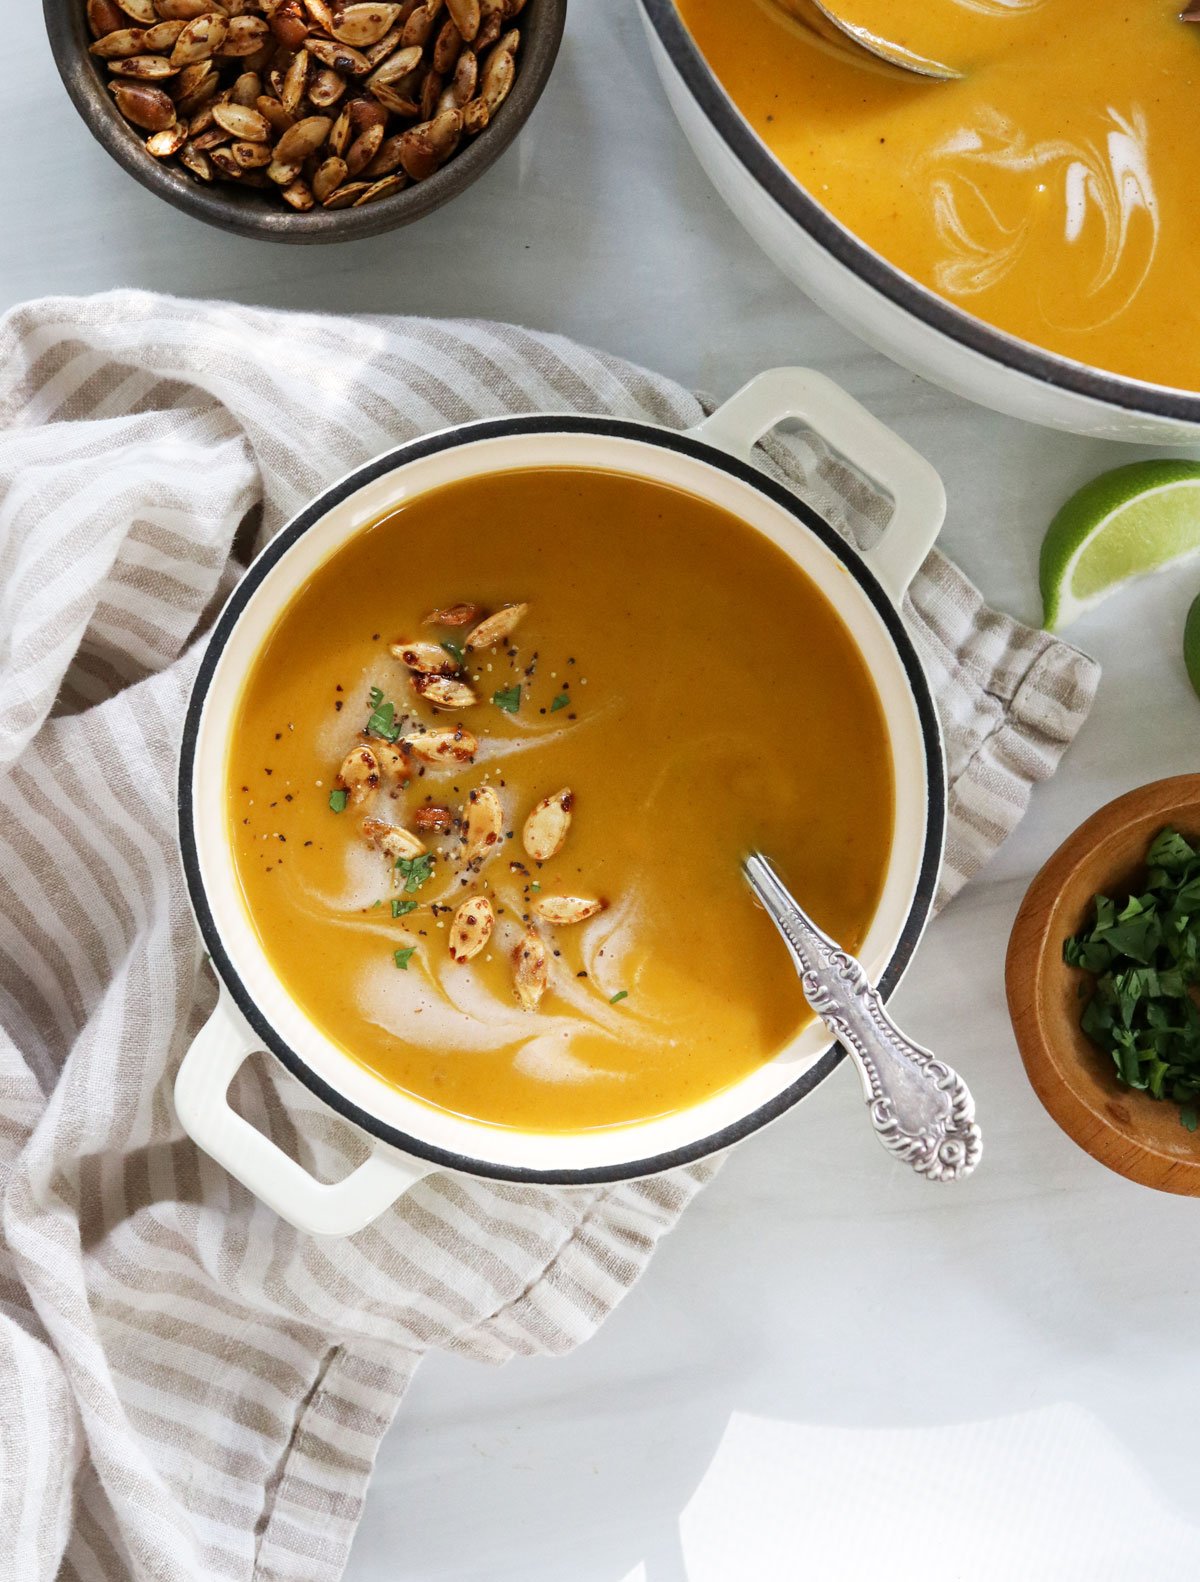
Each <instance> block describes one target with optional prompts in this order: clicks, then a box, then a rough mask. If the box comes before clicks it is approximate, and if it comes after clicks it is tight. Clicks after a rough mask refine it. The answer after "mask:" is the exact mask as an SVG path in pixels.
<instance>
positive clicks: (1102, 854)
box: [1005, 775, 1200, 1197]
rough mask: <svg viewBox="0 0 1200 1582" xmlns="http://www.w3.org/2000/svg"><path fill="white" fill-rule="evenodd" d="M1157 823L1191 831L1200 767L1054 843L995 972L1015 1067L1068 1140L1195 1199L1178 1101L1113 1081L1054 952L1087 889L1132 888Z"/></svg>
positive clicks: (1198, 815) (1196, 1135)
mask: <svg viewBox="0 0 1200 1582" xmlns="http://www.w3.org/2000/svg"><path fill="white" fill-rule="evenodd" d="M1167 825H1171V826H1173V827H1174V828H1176V829H1178V830H1179V832H1180V834H1182V835H1185V836H1187V837H1189V838H1190V839H1193V840H1195V839H1197V838H1200V775H1177V776H1175V777H1174V778H1173V779H1170V780H1157V781H1155V782H1154V783H1153V784H1152V785H1148V786H1142V787H1141V788H1140V789H1139V790H1137V791H1131V792H1129V793H1128V795H1126V796H1122V797H1118V798H1117V800H1116V801H1115V802H1110V803H1109V804H1108V805H1107V807H1102V808H1101V809H1100V811H1099V812H1098V813H1093V814H1092V816H1091V818H1090V819H1088V821H1087V822H1086V823H1085V824H1083V825H1081V826H1080V827H1079V829H1077V830H1076V831H1075V833H1074V834H1073V835H1072V836H1071V837H1070V839H1069V840H1067V841H1066V842H1065V843H1064V844H1063V845H1062V846H1060V847H1059V849H1058V850H1057V851H1056V852H1055V853H1054V856H1053V857H1051V858H1050V861H1049V862H1048V863H1047V864H1046V866H1045V867H1044V868H1043V869H1042V871H1041V872H1040V873H1039V874H1038V876H1037V878H1036V879H1035V880H1034V881H1033V883H1032V884H1031V885H1030V887H1029V892H1028V894H1027V895H1026V897H1025V899H1024V901H1023V902H1022V904H1021V910H1020V911H1019V912H1018V913H1017V920H1016V922H1015V923H1014V924H1013V931H1012V937H1011V939H1010V940H1009V945H1008V960H1007V963H1006V965H1005V980H1006V984H1007V989H1008V1008H1009V1013H1010V1015H1011V1016H1012V1023H1013V1029H1014V1031H1015V1032H1016V1035H1017V1045H1018V1047H1019V1048H1020V1051H1021V1058H1022V1060H1023V1061H1024V1062H1025V1070H1026V1071H1027V1072H1028V1074H1029V1080H1030V1082H1032V1083H1033V1088H1034V1092H1035V1093H1036V1094H1037V1096H1038V1098H1039V1099H1041V1101H1042V1103H1043V1104H1044V1105H1045V1107H1046V1109H1047V1110H1049V1112H1050V1114H1051V1115H1052V1116H1053V1117H1054V1119H1055V1120H1056V1121H1057V1122H1058V1124H1059V1125H1060V1126H1061V1127H1062V1129H1063V1131H1065V1132H1066V1134H1067V1136H1068V1137H1071V1138H1073V1139H1074V1141H1075V1142H1077V1143H1078V1144H1079V1146H1080V1147H1081V1148H1083V1149H1085V1150H1086V1151H1087V1152H1088V1153H1089V1154H1091V1156H1092V1158H1093V1159H1098V1160H1099V1161H1100V1163H1101V1164H1104V1165H1107V1166H1108V1168H1109V1169H1110V1170H1115V1171H1116V1172H1117V1173H1118V1175H1123V1176H1128V1177H1129V1179H1130V1180H1131V1181H1140V1182H1141V1184H1142V1185H1143V1186H1151V1187H1157V1188H1158V1189H1159V1190H1160V1191H1163V1192H1180V1193H1183V1194H1185V1195H1186V1196H1189V1197H1200V1132H1189V1131H1187V1130H1186V1129H1185V1127H1184V1126H1182V1125H1181V1124H1180V1120H1179V1106H1178V1105H1177V1104H1173V1103H1171V1102H1170V1101H1169V1100H1162V1099H1152V1098H1151V1097H1150V1096H1149V1094H1146V1093H1139V1092H1137V1091H1135V1090H1134V1089H1132V1088H1127V1087H1123V1086H1122V1085H1121V1084H1120V1083H1119V1082H1118V1081H1117V1075H1116V1070H1115V1068H1114V1066H1113V1062H1112V1057H1111V1056H1110V1055H1109V1054H1107V1053H1106V1052H1105V1051H1104V1050H1101V1049H1098V1048H1097V1047H1096V1046H1095V1044H1093V1043H1092V1042H1091V1040H1090V1039H1089V1038H1087V1037H1086V1036H1085V1035H1084V1033H1083V1031H1082V1029H1081V1028H1080V1026H1079V1017H1080V1013H1081V1012H1082V1010H1083V1001H1082V1000H1081V999H1080V997H1079V988H1080V985H1081V984H1083V983H1086V981H1087V975H1086V974H1085V973H1082V972H1080V971H1078V970H1077V969H1076V968H1073V967H1068V966H1067V965H1066V964H1065V962H1064V961H1063V959H1062V947H1063V941H1064V939H1066V938H1067V937H1068V936H1069V935H1071V934H1074V933H1076V932H1077V931H1078V930H1079V929H1080V928H1082V927H1085V926H1086V925H1087V924H1088V923H1089V922H1090V921H1091V919H1092V909H1091V902H1092V898H1093V896H1095V895H1098V894H1105V895H1115V896H1118V897H1123V896H1125V895H1127V894H1128V893H1129V892H1130V891H1131V890H1136V889H1137V888H1138V885H1139V881H1140V878H1141V875H1142V873H1143V871H1144V869H1145V859H1146V850H1147V848H1148V846H1149V845H1150V842H1151V841H1152V840H1153V838H1154V836H1155V835H1157V834H1158V832H1159V830H1161V829H1163V828H1164V827H1165V826H1167Z"/></svg>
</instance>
